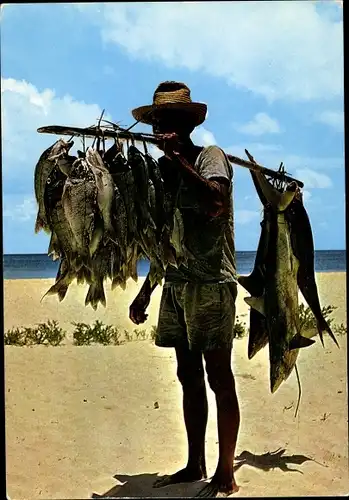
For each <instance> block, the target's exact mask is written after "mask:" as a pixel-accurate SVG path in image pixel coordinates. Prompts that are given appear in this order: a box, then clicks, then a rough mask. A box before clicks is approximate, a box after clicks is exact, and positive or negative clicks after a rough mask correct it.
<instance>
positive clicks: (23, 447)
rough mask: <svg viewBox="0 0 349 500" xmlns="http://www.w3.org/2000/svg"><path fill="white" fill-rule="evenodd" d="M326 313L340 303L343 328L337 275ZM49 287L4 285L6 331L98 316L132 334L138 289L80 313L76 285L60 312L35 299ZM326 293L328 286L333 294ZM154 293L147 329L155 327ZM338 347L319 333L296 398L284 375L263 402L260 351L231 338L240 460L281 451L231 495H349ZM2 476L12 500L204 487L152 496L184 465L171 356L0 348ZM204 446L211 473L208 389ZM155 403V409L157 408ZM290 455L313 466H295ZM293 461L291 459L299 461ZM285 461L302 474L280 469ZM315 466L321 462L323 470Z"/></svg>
mask: <svg viewBox="0 0 349 500" xmlns="http://www.w3.org/2000/svg"><path fill="white" fill-rule="evenodd" d="M317 280H318V284H319V294H320V299H321V303H322V305H329V304H334V305H336V306H338V309H337V311H336V315H335V317H336V322H346V298H345V274H343V273H331V274H322V275H317ZM52 281H53V280H20V281H17V280H14V281H10V280H9V281H5V284H4V289H5V308H4V313H5V330H6V329H8V328H11V327H12V326H30V325H34V324H35V323H38V322H43V321H47V319H49V318H50V319H57V320H58V321H59V323H60V325H61V326H63V327H65V328H67V330H68V331H69V329H70V331H71V328H72V327H71V321H84V322H92V321H94V320H95V319H101V320H102V321H103V322H104V323H107V324H114V325H116V326H118V327H120V328H121V329H123V328H131V329H133V328H135V325H133V323H131V321H129V320H128V319H127V315H128V306H129V303H130V302H131V301H132V300H133V298H134V296H135V295H136V293H137V291H138V290H139V287H140V285H141V283H139V284H138V285H136V284H133V283H132V282H131V283H130V284H129V286H128V288H127V290H126V292H122V291H115V292H113V293H112V294H110V293H108V296H107V301H108V304H107V308H106V309H104V308H99V309H98V311H97V312H94V311H93V310H92V309H91V308H85V306H84V305H83V304H84V297H85V289H84V287H75V288H76V289H75V290H74V286H73V287H71V289H70V290H69V292H68V296H67V298H66V299H65V300H64V301H63V302H62V303H61V304H59V303H58V301H57V300H56V299H55V298H54V297H49V298H47V299H46V300H44V301H43V302H42V303H41V304H40V303H39V300H40V298H41V295H42V294H43V293H44V292H45V291H46V290H47V288H48V286H50V284H51V283H52ZM330 287H331V288H330ZM160 294H161V289H160V288H159V289H158V290H156V292H155V294H154V296H153V299H152V303H151V306H150V310H149V319H148V321H147V323H145V327H146V328H150V327H151V326H152V325H154V324H156V322H157V313H158V305H159V298H160ZM245 295H246V294H245V293H244V292H243V290H242V289H241V288H239V296H238V300H237V314H238V315H239V316H242V317H243V319H245V320H247V321H248V316H245V317H244V316H243V315H244V314H247V313H248V307H247V306H246V305H245V303H244V301H243V297H244V296H245ZM338 341H339V344H340V347H341V348H340V349H338V348H337V347H336V346H335V345H334V344H333V342H332V341H331V340H330V339H329V337H328V336H325V349H324V348H323V347H322V346H321V344H320V342H319V341H318V340H317V342H316V344H315V345H314V346H312V347H310V348H309V349H305V350H304V351H302V352H301V354H300V356H299V362H298V366H299V372H300V377H301V382H302V391H303V394H302V400H301V406H300V411H299V417H297V418H296V419H294V409H295V405H296V402H297V397H298V388H297V381H296V376H295V375H294V374H292V376H291V377H290V379H289V380H288V381H287V382H286V383H284V384H283V385H282V386H281V387H280V389H279V390H278V391H277V392H276V394H273V395H272V394H270V393H269V371H268V366H269V361H268V350H267V349H264V350H263V351H262V352H259V353H258V354H257V355H256V356H255V358H253V359H252V360H250V361H249V360H248V359H247V340H246V339H243V340H236V341H235V343H234V350H233V362H232V365H233V371H234V374H235V377H236V384H237V390H238V396H239V401H240V407H241V427H240V434H239V438H238V445H237V450H236V455H239V454H240V453H241V452H243V451H244V450H247V451H249V452H250V453H252V454H255V455H256V456H257V455H261V454H263V453H266V452H272V451H274V450H276V449H278V448H285V449H286V451H285V453H284V455H285V456H286V457H288V458H286V459H285V460H284V461H283V460H281V461H280V460H279V461H275V460H274V463H272V468H271V470H269V471H266V470H262V469H261V468H260V467H256V466H253V464H252V465H248V464H244V465H243V466H242V467H241V468H239V470H238V471H237V472H236V480H237V482H238V484H239V485H240V491H239V493H237V494H236V495H234V496H242V497H244V496H245V497H246V496H259V497H271V496H308V495H311V496H318V495H319V496H332V495H347V494H348V492H349V482H348V412H347V383H346V380H347V357H346V355H347V350H346V337H343V336H341V337H338ZM5 370H6V371H5V405H6V407H5V408H6V461H7V464H6V467H7V491H8V494H9V495H10V497H11V499H12V500H13V499H24V498H28V499H29V498H30V499H33V498H47V499H51V498H57V499H58V498H91V497H92V495H93V494H96V495H97V494H99V495H102V494H106V493H108V492H109V496H114V497H125V496H136V497H137V496H138V497H141V496H142V497H145V496H154V497H155V496H161V497H164V496H170V497H176V496H177V497H178V496H182V495H185V496H192V495H193V494H195V492H197V491H198V489H200V488H201V487H202V483H196V484H192V485H178V486H169V487H167V488H163V489H152V487H151V485H152V482H153V481H154V479H155V477H156V476H157V475H158V474H160V475H162V474H165V473H171V472H175V471H176V470H178V468H180V467H182V466H184V464H185V461H186V437H185V428H184V423H183V419H182V410H181V388H180V386H179V383H178V382H177V380H176V362H175V357H174V352H173V350H172V349H163V348H158V347H155V346H154V345H152V343H151V342H150V341H143V342H132V343H127V344H124V345H121V346H116V347H112V346H108V347H103V346H89V347H76V346H72V345H71V343H70V342H67V343H66V345H65V346H60V347H43V346H35V347H13V346H7V347H5ZM208 397H209V422H208V428H207V438H206V455H207V466H208V473H209V474H212V473H213V472H214V469H215V467H216V460H217V451H218V450H217V431H216V409H215V401H214V395H213V394H212V392H211V391H210V390H208ZM155 402H158V405H159V408H158V409H155V408H154V403H155ZM297 455H303V456H304V457H308V458H312V459H314V460H316V461H317V462H319V463H317V462H315V461H310V460H307V461H304V463H296V462H297V457H296V456H297ZM298 462H299V460H298ZM284 463H286V464H287V466H289V467H290V468H291V469H292V468H293V469H298V471H301V472H302V474H301V473H299V472H298V473H297V472H289V471H286V472H285V471H282V470H281V469H280V468H278V467H279V466H281V465H283V464H284ZM320 464H322V465H320Z"/></svg>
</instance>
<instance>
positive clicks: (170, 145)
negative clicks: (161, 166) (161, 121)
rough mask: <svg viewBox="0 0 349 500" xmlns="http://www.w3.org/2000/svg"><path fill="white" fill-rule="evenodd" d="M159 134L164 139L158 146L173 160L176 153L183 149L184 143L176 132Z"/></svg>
mask: <svg viewBox="0 0 349 500" xmlns="http://www.w3.org/2000/svg"><path fill="white" fill-rule="evenodd" d="M159 135H160V137H161V139H162V141H161V143H160V144H159V145H158V147H159V149H161V150H162V151H163V152H164V153H165V156H166V157H167V158H169V159H170V160H172V158H173V156H174V155H175V154H180V152H181V150H182V143H181V141H180V140H179V137H178V135H177V134H176V133H175V132H173V133H171V134H159Z"/></svg>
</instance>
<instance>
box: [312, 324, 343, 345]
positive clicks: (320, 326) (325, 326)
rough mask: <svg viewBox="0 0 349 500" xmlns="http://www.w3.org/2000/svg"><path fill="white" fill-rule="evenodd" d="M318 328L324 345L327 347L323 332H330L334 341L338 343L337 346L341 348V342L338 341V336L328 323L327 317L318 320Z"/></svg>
mask: <svg viewBox="0 0 349 500" xmlns="http://www.w3.org/2000/svg"><path fill="white" fill-rule="evenodd" d="M317 329H318V332H319V337H320V339H321V343H322V346H323V347H325V345H324V339H323V332H327V333H328V334H329V336H330V337H331V339H332V340H333V342H334V343H335V344H336V346H337V347H338V348H339V344H338V342H337V339H336V337H335V336H334V334H333V332H332V330H331V328H330V326H329V324H328V323H327V321H326V320H325V318H320V319H319V320H318V322H317Z"/></svg>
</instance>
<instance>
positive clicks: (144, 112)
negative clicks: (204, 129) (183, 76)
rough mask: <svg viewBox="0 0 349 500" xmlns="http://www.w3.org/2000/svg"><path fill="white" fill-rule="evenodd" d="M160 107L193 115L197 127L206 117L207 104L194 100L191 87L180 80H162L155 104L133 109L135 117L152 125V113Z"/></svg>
mask: <svg viewBox="0 0 349 500" xmlns="http://www.w3.org/2000/svg"><path fill="white" fill-rule="evenodd" d="M158 109H176V110H181V111H184V112H185V113H188V114H190V115H191V116H192V118H193V120H194V124H195V127H197V126H198V125H200V124H201V123H202V122H203V121H204V120H205V118H206V112H207V105H206V104H204V103H201V102H193V101H192V100H191V97H190V89H189V88H188V87H187V86H186V85H185V84H184V83H180V82H162V83H160V84H159V85H158V87H157V89H156V90H155V92H154V96H153V104H150V105H147V106H140V107H139V108H136V109H133V110H132V115H133V117H134V118H135V119H136V120H137V121H140V122H142V123H147V124H148V125H152V123H153V121H152V115H153V112H154V111H155V110H158Z"/></svg>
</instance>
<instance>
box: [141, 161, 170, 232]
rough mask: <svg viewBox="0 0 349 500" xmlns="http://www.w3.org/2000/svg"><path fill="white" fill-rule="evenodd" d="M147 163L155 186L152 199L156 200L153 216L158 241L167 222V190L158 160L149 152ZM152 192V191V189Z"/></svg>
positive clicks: (150, 177)
mask: <svg viewBox="0 0 349 500" xmlns="http://www.w3.org/2000/svg"><path fill="white" fill-rule="evenodd" d="M144 158H145V161H146V164H147V166H148V173H149V179H150V180H151V183H152V185H153V188H154V193H155V199H153V200H150V202H151V201H152V202H153V203H154V202H155V207H154V208H155V213H154V215H153V212H152V216H153V220H154V221H156V235H157V242H159V241H160V238H161V233H162V230H163V227H164V224H165V222H166V217H165V211H164V200H165V191H164V181H163V178H162V175H161V170H160V166H159V164H158V162H157V161H155V160H154V158H152V157H151V156H150V155H149V154H148V153H146V154H145V156H144ZM151 193H152V191H151Z"/></svg>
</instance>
